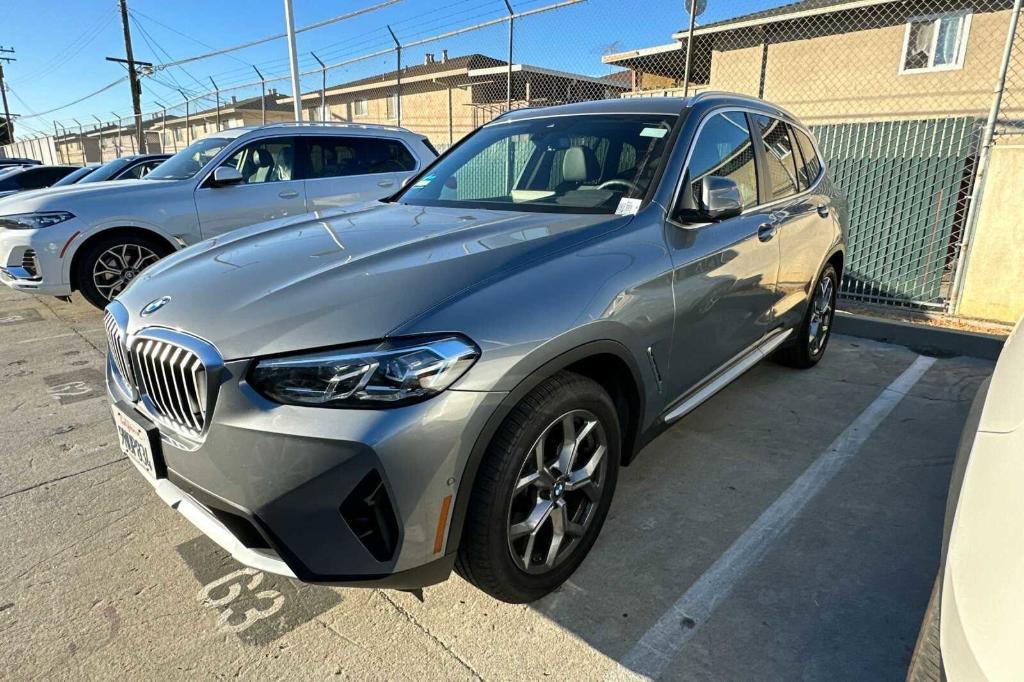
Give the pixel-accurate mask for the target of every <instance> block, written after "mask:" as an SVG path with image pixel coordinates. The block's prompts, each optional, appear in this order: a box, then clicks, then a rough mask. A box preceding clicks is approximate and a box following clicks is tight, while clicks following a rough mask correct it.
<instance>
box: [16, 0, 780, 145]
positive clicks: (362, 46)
mask: <svg viewBox="0 0 1024 682" xmlns="http://www.w3.org/2000/svg"><path fill="white" fill-rule="evenodd" d="M293 1H294V7H295V22H296V26H304V25H307V24H311V23H315V22H317V21H321V20H323V19H327V18H329V17H333V16H336V15H339V14H344V13H347V12H351V11H355V10H357V9H360V8H365V7H371V6H373V5H376V4H378V3H380V2H381V1H382V0H343V1H332V2H324V1H323V0H293ZM551 2H553V0H512V5H513V7H514V8H515V9H516V10H517V11H525V10H529V9H533V8H537V7H542V6H545V5H548V4H551ZM784 3H785V0H708V8H707V10H706V12H705V13H704V14H703V15H702V16H701V17H700V19H699V20H698V24H699V23H708V22H711V21H717V20H719V19H722V18H727V17H731V16H737V15H740V14H745V13H747V12H752V11H756V10H759V9H764V8H766V7H773V6H777V5H780V4H784ZM3 4H4V9H3V15H4V19H3V22H2V25H0V46H2V47H13V48H15V49H16V50H17V54H16V57H17V60H18V61H16V62H15V63H13V64H8V65H7V66H5V73H6V76H7V81H8V84H9V91H8V100H9V103H10V107H11V110H12V111H13V112H15V113H17V114H21V115H22V116H25V117H26V118H25V120H24V125H23V126H21V127H20V128H17V126H16V129H18V136H19V137H22V136H26V135H30V134H31V131H30V129H29V128H30V127H31V128H32V129H36V130H41V131H50V132H52V130H53V121H54V120H57V121H60V122H61V123H63V124H67V125H71V119H72V118H78V119H79V120H81V121H82V122H83V123H84V122H86V121H92V120H93V119H92V116H93V115H98V116H100V117H101V118H103V119H107V120H109V119H112V118H113V117H114V115H115V114H116V115H127V114H129V113H130V111H131V99H130V93H129V89H128V84H127V81H125V82H122V83H120V84H118V85H117V86H115V87H113V88H111V89H110V90H108V91H106V92H104V93H102V94H99V95H96V96H94V97H92V98H90V99H88V100H86V101H84V102H81V103H79V104H76V105H74V106H71V107H68V108H63V109H61V110H60V111H56V112H53V113H50V114H45V113H44V114H42V115H38V116H34V114H37V113H39V112H46V111H47V110H50V109H53V108H56V107H59V106H61V105H64V104H66V103H68V102H72V101H74V100H76V99H78V98H80V97H82V96H84V95H88V94H90V93H92V92H94V91H95V90H97V89H99V88H101V87H103V86H105V85H107V84H109V83H111V82H112V81H114V80H116V79H118V78H119V77H121V76H123V75H124V73H125V71H124V68H123V67H122V66H120V65H118V64H115V63H111V62H107V61H105V60H104V57H106V56H120V57H123V56H124V42H123V37H122V34H121V23H120V16H119V14H118V11H117V2H116V1H115V0H4V2H3ZM684 4H685V3H684V0H586V1H585V2H582V3H580V4H579V5H577V6H573V7H570V8H566V9H561V10H556V11H554V12H551V13H548V14H543V15H538V16H534V17H530V18H526V19H523V20H521V21H520V22H518V23H517V26H516V50H515V61H516V62H525V63H529V64H533V65H537V66H547V67H549V68H558V69H565V70H571V71H577V72H581V73H588V74H592V75H598V74H603V73H607V72H608V69H607V67H604V66H603V65H602V64H601V55H602V54H604V53H607V52H609V51H619V50H624V49H632V48H637V47H644V46H648V45H654V44H660V43H666V42H668V41H669V40H670V35H671V33H672V32H673V31H675V30H678V29H679V28H680V27H682V26H684V25H685V23H686V20H687V18H686V14H685V12H684V10H683V7H684ZM128 5H129V8H130V9H131V10H132V12H133V24H132V38H133V44H134V47H135V57H136V59H139V60H144V61H151V62H155V63H161V62H167V61H170V60H171V59H172V58H173V59H181V58H184V57H188V56H192V55H196V54H200V53H204V52H208V51H210V50H211V48H216V49H219V48H223V47H228V46H232V45H237V44H240V43H244V42H247V41H249V40H255V39H257V38H262V37H264V36H268V35H272V34H275V33H280V32H283V26H284V10H283V2H281V1H280V0H249V1H248V2H247V1H245V0H217V1H216V2H210V1H208V0H171V1H168V0H128ZM504 14H505V6H504V3H503V2H502V0H445V1H444V2H443V3H438V2H437V1H436V0H402V1H401V2H398V3H397V4H394V5H392V6H389V7H386V8H384V9H380V10H377V11H374V12H371V13H368V14H365V15H362V16H359V17H356V18H353V19H349V20H347V21H344V22H340V23H337V24H333V25H330V26H327V27H324V28H320V29H316V30H312V31H308V32H304V33H300V34H299V35H298V50H299V57H300V64H301V68H302V70H310V69H314V68H316V62H315V61H314V60H313V58H312V56H311V55H310V54H309V53H310V51H314V52H316V53H317V54H319V55H320V56H321V58H323V59H324V61H325V62H327V63H328V64H334V63H337V62H339V61H344V60H346V59H351V58H352V57H355V56H360V55H364V54H368V53H372V52H375V51H378V50H383V49H387V48H388V47H389V46H391V45H392V43H391V39H390V37H389V35H388V33H387V30H386V28H385V25H386V24H391V25H392V27H393V28H394V30H395V32H396V34H398V37H399V39H400V40H402V41H411V40H416V39H419V38H425V37H429V36H434V35H438V34H441V33H444V32H446V31H450V30H453V29H456V28H460V27H463V26H469V25H472V24H475V23H478V22H481V21H486V20H488V19H492V18H497V17H501V16H503V15H504ZM506 31H507V28H506V25H504V24H502V25H500V26H494V27H490V28H486V29H481V30H479V31H474V32H472V33H469V34H466V35H463V36H460V37H457V38H450V39H446V40H443V41H439V42H435V43H431V44H429V45H424V46H422V47H417V48H413V49H410V50H408V51H406V53H405V54H404V55H403V60H404V61H405V63H419V62H422V60H423V54H424V52H440V50H441V49H443V48H447V49H448V51H449V53H450V54H451V55H453V56H456V55H459V54H465V53H468V52H482V53H484V54H489V55H491V56H494V57H499V58H503V57H504V56H505V50H506V42H505V41H506ZM250 64H255V65H256V66H258V67H259V68H260V70H261V71H262V72H263V73H264V75H265V76H267V77H268V78H271V77H273V76H280V75H286V74H287V72H288V62H287V48H286V43H285V41H284V40H283V39H281V40H275V41H272V42H269V43H265V44H263V45H259V46H256V47H252V48H247V49H245V50H241V51H238V52H234V53H231V54H230V55H221V56H218V57H214V58H210V59H206V60H202V61H198V62H193V63H191V64H188V65H186V66H184V68H181V67H172V68H168V69H165V70H162V71H160V72H159V73H158V74H157V77H156V79H153V78H146V79H144V80H143V98H142V101H143V110H144V111H156V110H159V108H160V106H161V105H170V104H172V103H178V102H180V101H181V99H182V98H181V96H180V95H179V94H177V93H176V92H175V90H177V89H178V88H182V89H185V90H186V91H191V92H193V93H198V92H201V91H206V90H210V89H212V86H211V85H210V83H209V78H210V77H211V76H212V77H213V78H214V79H215V80H216V82H217V84H218V85H219V86H220V87H221V88H228V87H231V86H234V85H240V84H244V83H249V82H252V81H253V80H255V78H256V75H255V73H254V72H253V70H252V68H251V66H249V65H250ZM394 64H395V61H394V55H393V54H389V55H387V56H384V57H379V58H375V59H370V60H365V61H360V62H357V63H354V64H351V65H348V66H345V67H342V68H338V69H334V70H332V71H330V72H328V83H329V84H331V83H336V82H343V81H347V80H351V79H353V78H360V77H363V76H366V75H370V74H372V73H378V72H381V71H386V70H390V69H393V68H394ZM319 82H320V77H319V75H315V76H309V77H306V78H304V79H303V83H302V86H303V90H305V91H308V90H313V89H316V88H318V87H319ZM274 86H276V87H278V88H280V89H282V90H285V91H290V87H289V84H288V81H287V80H282V81H278V82H275V83H273V84H271V87H274ZM258 92H259V90H258V87H257V88H255V89H252V88H247V89H240V90H235V91H232V92H228V93H226V95H225V96H230V94H236V95H237V96H238V97H243V96H252V95H254V94H258ZM200 106H212V100H211V101H210V102H209V103H206V102H203V103H200Z"/></svg>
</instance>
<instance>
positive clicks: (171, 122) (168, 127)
mask: <svg viewBox="0 0 1024 682" xmlns="http://www.w3.org/2000/svg"><path fill="white" fill-rule="evenodd" d="M192 106H195V104H194V103H193V104H192ZM180 108H181V107H179V109H180ZM293 120H295V115H294V113H293V112H292V105H290V104H288V103H287V102H286V101H285V98H284V97H283V96H282V95H281V94H279V93H278V92H277V90H273V89H271V90H269V91H268V92H267V94H266V97H261V96H256V97H249V98H247V99H237V98H236V97H234V96H232V97H229V98H225V99H224V101H222V102H221V105H220V107H219V108H218V107H217V106H213V107H209V108H203V109H200V110H198V111H188V112H187V114H178V115H175V116H168V117H167V118H166V119H164V118H163V116H157V117H154V119H153V121H152V123H151V126H152V127H151V130H152V131H153V133H154V134H155V135H156V136H157V138H158V139H159V141H160V144H161V145H162V147H163V149H164V150H166V151H167V152H168V153H172V154H173V153H174V152H176V151H178V150H179V149H183V148H185V147H187V146H188V145H189V144H191V143H192V142H194V141H195V140H196V139H198V138H200V137H203V136H205V135H209V134H210V133H213V132H217V131H219V130H227V129H228V128H238V127H241V126H254V125H255V126H258V125H262V124H264V123H278V122H281V121H293Z"/></svg>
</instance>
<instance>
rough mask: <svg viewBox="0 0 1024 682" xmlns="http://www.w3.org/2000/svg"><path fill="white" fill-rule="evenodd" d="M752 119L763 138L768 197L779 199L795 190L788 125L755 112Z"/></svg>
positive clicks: (793, 192) (794, 170)
mask: <svg viewBox="0 0 1024 682" xmlns="http://www.w3.org/2000/svg"><path fill="white" fill-rule="evenodd" d="M754 120H755V121H756V122H757V125H758V127H759V128H760V129H761V136H762V138H763V139H764V151H765V163H766V165H767V171H768V178H767V179H768V197H769V199H781V198H783V197H788V196H789V195H791V194H796V192H797V180H796V158H795V156H794V154H793V142H792V140H790V139H789V126H787V125H786V124H785V123H783V122H782V121H780V120H778V119H777V118H771V117H770V116H763V115H761V114H755V115H754Z"/></svg>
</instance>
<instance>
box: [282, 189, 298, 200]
mask: <svg viewBox="0 0 1024 682" xmlns="http://www.w3.org/2000/svg"><path fill="white" fill-rule="evenodd" d="M277 196H279V197H281V198H282V199H294V198H295V197H297V196H299V193H298V192H296V191H295V190H291V189H286V190H282V191H280V192H278V194H277Z"/></svg>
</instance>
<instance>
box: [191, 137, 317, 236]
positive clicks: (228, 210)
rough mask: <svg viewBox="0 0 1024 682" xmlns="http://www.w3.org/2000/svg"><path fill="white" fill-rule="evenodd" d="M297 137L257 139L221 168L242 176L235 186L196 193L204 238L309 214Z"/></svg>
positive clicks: (208, 187) (207, 184)
mask: <svg viewBox="0 0 1024 682" xmlns="http://www.w3.org/2000/svg"><path fill="white" fill-rule="evenodd" d="M295 146H296V144H295V138H292V137H280V138H270V139H260V140H254V141H253V142H250V143H248V144H246V145H244V146H243V147H241V148H240V149H239V150H238V151H236V152H235V153H234V154H232V155H231V156H230V157H228V159H227V160H226V161H225V162H224V163H223V164H222V165H225V166H233V167H234V168H236V169H238V172H240V173H241V174H242V178H243V180H242V182H241V183H239V184H236V185H227V186H224V187H214V186H212V184H210V182H209V178H208V179H207V181H205V182H203V183H202V184H201V185H200V186H199V188H198V189H196V193H195V199H196V211H197V213H198V216H199V226H200V229H201V230H202V234H203V238H204V239H205V238H208V237H213V236H216V235H219V234H223V233H225V232H229V231H231V230H234V229H237V228H239V227H247V226H249V225H255V224H257V223H262V222H266V221H268V220H274V219H276V218H284V217H287V216H292V215H300V214H302V213H305V212H306V196H305V188H304V186H303V181H302V180H301V179H299V176H298V174H297V173H296V171H295V151H296V150H295Z"/></svg>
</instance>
